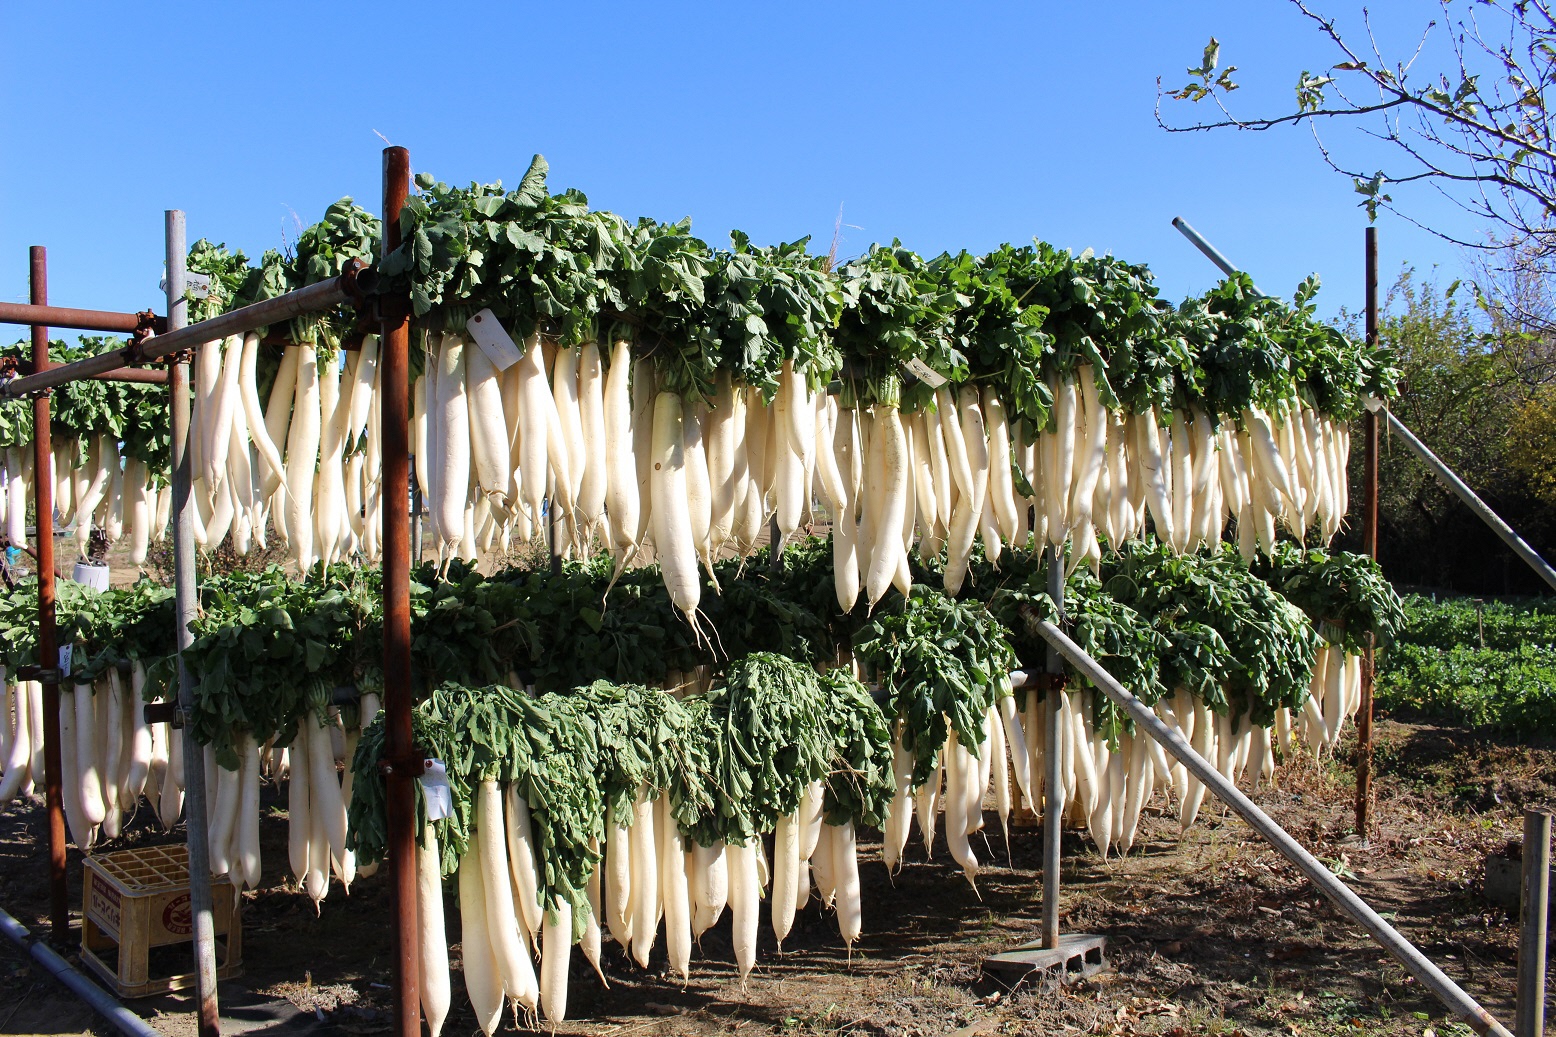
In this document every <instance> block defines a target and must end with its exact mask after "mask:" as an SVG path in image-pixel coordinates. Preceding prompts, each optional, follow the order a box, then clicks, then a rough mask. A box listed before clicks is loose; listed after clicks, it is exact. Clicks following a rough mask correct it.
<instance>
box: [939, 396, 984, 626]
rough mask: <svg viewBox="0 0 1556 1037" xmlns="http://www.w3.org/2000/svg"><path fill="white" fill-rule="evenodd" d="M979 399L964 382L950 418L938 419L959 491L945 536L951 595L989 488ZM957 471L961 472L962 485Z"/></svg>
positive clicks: (947, 585)
mask: <svg viewBox="0 0 1556 1037" xmlns="http://www.w3.org/2000/svg"><path fill="white" fill-rule="evenodd" d="M947 398H949V394H948V395H947ZM937 399H938V396H937ZM979 402H980V401H979V398H978V390H977V389H975V388H973V387H972V386H970V385H964V386H962V388H961V389H960V390H959V391H958V393H957V402H956V409H955V413H954V417H952V418H950V419H949V420H946V419H942V421H941V428H942V429H943V430H944V433H945V440H946V452H947V454H948V455H949V457H950V460H951V474H952V475H953V476H954V477H956V480H957V488H958V490H959V491H960V492H961V494H962V496H961V498H960V499H959V500H958V501H957V503H956V507H955V509H954V510H953V512H952V516H951V528H950V531H949V536H948V537H947V538H946V568H945V591H946V593H947V594H953V595H954V594H956V593H957V592H958V591H959V590H961V587H962V581H963V580H964V579H966V577H967V562H968V559H969V557H970V555H971V552H972V544H973V539H974V537H975V536H976V535H977V532H978V521H979V519H980V518H981V517H982V515H983V508H984V501H985V498H986V497H987V496H988V490H989V454H988V445H987V442H986V440H985V438H984V432H983V411H982V409H981V408H980V407H979ZM959 472H962V473H963V474H965V477H966V482H965V484H964V483H963V482H962V475H961V474H958V473H959Z"/></svg>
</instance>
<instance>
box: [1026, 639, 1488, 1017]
mask: <svg viewBox="0 0 1556 1037" xmlns="http://www.w3.org/2000/svg"><path fill="white" fill-rule="evenodd" d="M1023 619H1024V620H1025V622H1026V623H1027V625H1028V627H1029V628H1030V629H1032V630H1033V631H1035V632H1036V633H1038V634H1040V635H1041V636H1042V637H1043V638H1044V639H1045V640H1046V641H1047V642H1048V643H1049V644H1050V645H1052V646H1053V647H1055V648H1056V649H1058V650H1059V654H1061V655H1063V656H1064V657H1065V659H1067V660H1069V662H1070V665H1072V666H1074V667H1075V668H1076V669H1077V670H1079V671H1080V672H1081V673H1082V674H1083V675H1084V676H1085V677H1086V678H1087V679H1088V680H1090V681H1091V682H1092V683H1093V684H1094V685H1096V686H1097V687H1098V688H1101V689H1102V691H1103V693H1104V694H1106V695H1107V696H1108V698H1110V699H1112V700H1113V701H1114V702H1115V703H1117V704H1118V705H1119V706H1120V707H1122V708H1123V710H1124V711H1125V712H1126V713H1128V714H1129V716H1130V717H1131V718H1132V719H1133V720H1134V722H1135V723H1136V724H1137V725H1139V727H1140V728H1141V729H1143V730H1144V731H1145V732H1146V733H1147V734H1149V735H1150V736H1151V737H1152V738H1154V739H1156V740H1157V741H1158V742H1160V743H1161V745H1162V747H1163V748H1164V749H1166V750H1167V751H1168V752H1170V753H1172V755H1173V756H1175V757H1177V758H1178V760H1179V761H1180V762H1181V763H1182V764H1183V765H1184V766H1185V767H1187V768H1188V769H1189V772H1190V773H1191V774H1193V775H1194V776H1195V777H1196V778H1198V779H1199V780H1200V781H1202V782H1204V783H1205V787H1206V788H1208V789H1209V790H1210V791H1211V792H1214V793H1215V794H1216V795H1217V796H1218V797H1219V798H1220V799H1221V801H1222V802H1223V803H1225V804H1226V805H1227V806H1229V807H1231V808H1232V809H1233V810H1234V811H1236V812H1237V815H1238V816H1239V817H1241V818H1242V819H1243V820H1244V821H1246V822H1248V825H1249V827H1251V828H1252V829H1253V830H1254V831H1255V832H1257V833H1258V834H1259V835H1261V836H1263V837H1264V839H1265V840H1266V841H1268V842H1269V843H1270V845H1271V846H1273V847H1275V849H1276V850H1278V851H1279V852H1280V853H1281V855H1282V856H1284V857H1285V858H1286V859H1287V860H1289V861H1291V863H1292V864H1295V865H1296V866H1297V870H1298V871H1300V872H1302V874H1303V875H1305V876H1307V879H1308V881H1309V882H1311V883H1313V885H1314V886H1316V887H1317V888H1318V890H1319V892H1321V893H1323V894H1324V896H1326V897H1328V898H1329V900H1330V901H1331V902H1332V903H1333V904H1334V905H1335V906H1336V907H1338V908H1339V909H1340V910H1341V911H1343V912H1345V914H1347V915H1349V916H1350V918H1351V919H1352V920H1353V921H1354V922H1356V924H1357V925H1359V926H1361V927H1362V928H1363V929H1365V930H1366V931H1367V934H1368V935H1369V936H1371V937H1372V938H1373V939H1374V940H1376V941H1377V942H1378V944H1379V945H1380V946H1382V947H1383V949H1384V950H1386V951H1388V952H1389V953H1390V954H1392V955H1393V956H1394V957H1395V958H1397V959H1398V960H1399V962H1400V964H1402V965H1404V966H1405V968H1406V969H1408V970H1409V971H1410V974H1411V975H1413V976H1415V978H1416V979H1417V980H1419V981H1420V982H1421V983H1422V984H1423V985H1425V986H1426V988H1427V989H1428V990H1430V991H1431V992H1432V993H1433V994H1435V995H1437V997H1438V999H1439V1000H1441V1001H1442V1003H1443V1004H1445V1005H1447V1006H1448V1008H1449V1010H1450V1011H1452V1012H1453V1014H1454V1015H1456V1016H1458V1017H1459V1018H1460V1019H1462V1020H1463V1021H1464V1022H1465V1023H1467V1024H1468V1025H1469V1026H1470V1027H1472V1028H1473V1029H1474V1030H1475V1031H1476V1032H1477V1033H1482V1034H1492V1035H1494V1037H1512V1034H1511V1033H1509V1032H1508V1030H1507V1028H1506V1027H1504V1026H1503V1025H1502V1024H1501V1023H1499V1022H1497V1021H1496V1020H1495V1019H1494V1018H1492V1016H1491V1013H1489V1012H1487V1011H1486V1010H1485V1009H1484V1008H1482V1007H1481V1006H1480V1004H1479V1002H1477V1001H1476V1000H1475V999H1474V998H1473V997H1471V996H1470V995H1469V994H1468V993H1466V992H1465V991H1464V989H1463V988H1462V987H1460V986H1459V985H1458V984H1457V983H1455V982H1454V981H1453V980H1451V979H1449V978H1448V976H1447V975H1446V974H1444V972H1443V971H1442V970H1441V969H1439V968H1438V967H1437V966H1436V965H1434V964H1432V962H1431V961H1430V960H1429V959H1428V958H1427V957H1426V956H1425V955H1423V954H1422V953H1421V952H1420V951H1419V950H1417V949H1416V947H1415V945H1414V944H1412V943H1411V942H1410V941H1409V940H1407V939H1405V937H1404V936H1402V935H1401V934H1400V932H1399V930H1397V929H1395V928H1394V927H1393V926H1391V925H1389V924H1388V923H1387V922H1386V921H1384V920H1383V919H1382V918H1381V917H1379V915H1378V913H1377V912H1376V911H1374V910H1373V909H1372V908H1371V907H1369V906H1368V905H1367V902H1366V901H1364V900H1363V899H1362V898H1361V897H1359V896H1357V895H1356V893H1355V892H1354V891H1352V890H1351V888H1350V887H1349V886H1347V885H1346V884H1345V883H1343V882H1341V881H1340V880H1339V879H1338V878H1336V877H1335V875H1334V873H1333V872H1331V871H1330V870H1329V869H1328V867H1326V866H1325V865H1324V864H1323V862H1321V861H1320V860H1319V859H1318V858H1317V857H1314V856H1313V855H1312V854H1311V853H1309V852H1308V851H1307V850H1306V849H1305V848H1304V847H1303V846H1302V844H1301V843H1299V842H1297V841H1296V840H1295V839H1293V838H1292V837H1291V835H1290V834H1289V833H1288V832H1287V831H1286V830H1285V829H1284V828H1282V827H1281V826H1280V825H1278V824H1276V823H1275V821H1274V820H1273V819H1272V818H1271V817H1270V816H1269V815H1268V814H1266V813H1265V812H1264V811H1262V810H1260V809H1259V808H1258V806H1256V805H1255V804H1254V802H1253V800H1251V799H1249V798H1248V797H1247V796H1246V795H1244V794H1243V792H1242V790H1241V789H1239V788H1238V787H1237V786H1236V785H1234V784H1232V783H1231V782H1230V781H1227V780H1226V779H1225V778H1223V777H1222V776H1221V772H1220V771H1218V770H1216V769H1215V767H1213V766H1212V765H1211V764H1210V763H1209V761H1207V760H1206V759H1205V758H1204V757H1203V756H1201V755H1199V753H1197V752H1195V751H1194V750H1193V749H1192V748H1190V746H1189V743H1188V742H1186V741H1184V740H1183V736H1182V735H1180V734H1178V732H1177V731H1175V730H1173V729H1172V728H1170V727H1168V726H1167V725H1166V724H1165V723H1163V722H1162V720H1161V718H1159V717H1158V716H1157V715H1156V713H1155V711H1153V710H1152V709H1151V707H1150V706H1147V705H1146V704H1145V703H1144V702H1141V701H1140V700H1139V699H1138V698H1136V697H1135V696H1134V695H1133V694H1131V693H1130V692H1129V691H1128V690H1127V689H1126V688H1125V687H1124V686H1123V685H1122V684H1120V683H1119V682H1118V681H1116V680H1114V679H1113V676H1112V675H1111V674H1109V673H1108V672H1107V671H1106V670H1104V669H1103V668H1102V667H1101V666H1099V665H1098V664H1097V661H1096V660H1095V659H1093V658H1092V657H1091V656H1090V655H1088V654H1086V651H1085V650H1084V649H1082V648H1081V646H1080V645H1078V644H1076V643H1075V642H1074V641H1072V640H1070V638H1069V637H1068V636H1067V635H1066V634H1065V633H1064V631H1062V630H1060V629H1059V628H1058V627H1056V626H1054V625H1053V624H1052V623H1050V622H1048V621H1047V620H1043V619H1038V618H1037V617H1036V616H1035V615H1029V614H1024V615H1023Z"/></svg>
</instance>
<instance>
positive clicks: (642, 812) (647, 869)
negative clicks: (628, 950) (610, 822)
mask: <svg viewBox="0 0 1556 1037" xmlns="http://www.w3.org/2000/svg"><path fill="white" fill-rule="evenodd" d="M633 812H634V816H633V820H632V829H631V850H630V856H631V860H632V957H633V959H634V960H635V961H636V962H637V963H638V965H640V966H641V967H643V968H645V969H646V968H648V956H649V953H650V952H651V951H652V950H653V948H654V937H655V935H657V933H658V931H659V846H658V839H657V838H656V836H655V832H654V813H655V811H654V801H653V800H652V799H649V798H648V790H647V788H646V787H645V788H643V789H642V790H640V791H639V793H638V799H637V802H636V803H634V804H633Z"/></svg>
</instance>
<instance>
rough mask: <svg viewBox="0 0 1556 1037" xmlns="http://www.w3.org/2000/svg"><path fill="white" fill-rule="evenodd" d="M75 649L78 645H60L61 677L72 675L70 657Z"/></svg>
mask: <svg viewBox="0 0 1556 1037" xmlns="http://www.w3.org/2000/svg"><path fill="white" fill-rule="evenodd" d="M75 649H76V646H75V645H73V644H69V645H61V646H60V649H59V675H60V676H61V677H69V676H70V657H71V656H72V655H73V654H74V653H75Z"/></svg>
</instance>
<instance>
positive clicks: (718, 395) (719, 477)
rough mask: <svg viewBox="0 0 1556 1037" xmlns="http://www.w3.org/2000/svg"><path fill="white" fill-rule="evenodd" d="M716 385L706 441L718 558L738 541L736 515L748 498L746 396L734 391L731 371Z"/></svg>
mask: <svg viewBox="0 0 1556 1037" xmlns="http://www.w3.org/2000/svg"><path fill="white" fill-rule="evenodd" d="M713 385H714V391H713V399H712V402H711V404H710V406H709V410H708V424H707V429H706V435H705V439H706V440H707V453H708V481H709V483H710V485H711V488H712V506H711V514H710V525H711V529H710V532H709V542H710V547H711V548H712V551H713V554H714V557H717V556H718V553H719V552H720V551H721V550H723V548H724V546H725V545H726V544H728V543H730V542H731V541H732V540H734V538H735V516H736V511H737V509H738V507H739V504H740V502H741V500H742V498H743V497H744V496H745V482H746V478H747V469H746V454H745V451H744V450H743V449H741V442H740V439H741V436H742V435H743V433H744V431H745V416H746V398H745V393H744V392H737V391H736V390H735V388H734V386H733V385H732V384H731V382H730V375H729V372H728V371H720V372H718V374H717V375H715V376H714V383H713Z"/></svg>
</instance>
